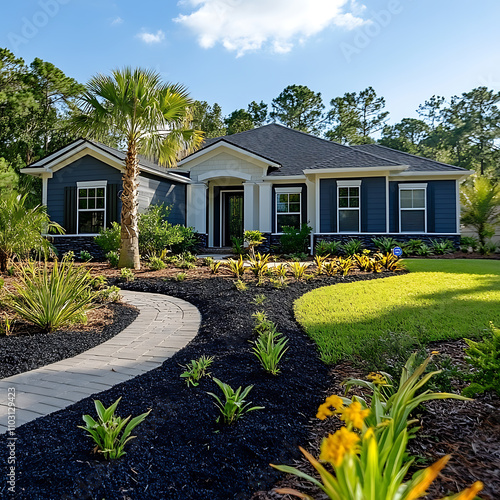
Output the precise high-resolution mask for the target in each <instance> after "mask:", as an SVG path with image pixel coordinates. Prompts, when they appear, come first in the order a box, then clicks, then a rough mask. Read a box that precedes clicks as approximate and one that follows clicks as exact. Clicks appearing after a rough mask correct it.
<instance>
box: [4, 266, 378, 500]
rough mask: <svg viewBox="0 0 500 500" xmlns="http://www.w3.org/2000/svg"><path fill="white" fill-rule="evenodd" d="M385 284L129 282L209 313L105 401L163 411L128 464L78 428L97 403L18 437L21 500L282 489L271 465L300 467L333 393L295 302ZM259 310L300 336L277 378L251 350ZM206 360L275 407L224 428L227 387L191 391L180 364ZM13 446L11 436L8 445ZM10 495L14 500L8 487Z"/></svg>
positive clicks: (206, 383)
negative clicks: (318, 293)
mask: <svg viewBox="0 0 500 500" xmlns="http://www.w3.org/2000/svg"><path fill="white" fill-rule="evenodd" d="M385 275H387V274H385ZM383 276H384V274H379V275H373V274H357V275H354V276H349V277H346V278H345V279H343V278H341V277H338V278H324V279H316V280H314V281H308V282H297V283H291V284H290V285H289V286H288V288H285V289H280V290H277V289H274V288H271V287H269V286H264V287H259V288H257V287H255V286H251V287H249V289H248V290H247V291H244V292H238V291H237V290H236V289H235V288H234V284H233V280H227V279H223V278H219V277H213V278H210V279H203V280H190V281H184V282H180V283H178V282H173V281H171V280H169V281H164V280H162V279H141V280H136V281H135V282H133V283H129V284H127V285H124V287H125V288H128V289H133V290H139V291H149V292H158V293H165V294H170V295H175V296H177V297H180V298H183V299H185V300H188V301H190V302H191V303H193V304H194V305H196V306H197V307H198V308H199V310H200V311H201V313H202V317H203V321H202V326H201V329H200V332H199V334H198V335H197V337H196V338H195V339H194V340H193V341H192V342H191V343H190V344H188V346H186V347H185V348H184V349H183V350H182V351H180V352H178V353H177V354H176V355H175V356H173V357H172V358H171V359H169V360H168V361H166V362H165V363H164V364H163V365H162V367H160V368H158V369H155V370H153V371H151V372H148V373H146V374H144V375H142V376H140V377H136V378H134V379H132V380H130V381H127V382H125V383H122V384H120V385H117V386H115V387H113V388H112V389H110V390H109V391H106V392H104V393H101V394H99V399H101V400H102V401H103V403H105V404H106V405H109V404H111V403H112V402H114V401H115V400H116V399H117V398H118V397H120V396H122V401H121V403H120V405H119V406H118V412H117V413H118V414H119V415H122V416H127V415H129V414H132V415H137V414H139V413H142V412H144V411H146V410H147V409H148V408H152V411H151V414H150V415H149V417H148V418H147V419H146V420H145V421H144V422H143V423H142V424H141V425H140V426H139V427H138V428H137V429H136V431H135V432H134V433H135V434H137V436H138V437H137V438H136V439H134V440H133V441H131V442H130V443H129V445H128V447H127V452H128V453H127V455H125V457H123V458H122V459H120V460H117V461H114V462H110V463H107V462H105V461H103V460H101V459H100V458H99V457H98V456H96V455H94V454H92V448H93V445H92V441H91V440H90V439H89V438H88V437H86V435H85V432H84V431H83V430H81V429H78V428H77V426H78V425H81V424H82V419H81V416H82V415H83V414H87V413H90V414H92V415H94V414H95V410H94V405H93V402H92V398H87V399H85V400H83V401H81V402H79V403H76V404H75V405H72V406H71V407H69V408H67V409H65V410H62V411H59V412H57V413H55V414H52V415H49V416H47V417H44V418H40V419H38V420H36V421H34V422H30V423H28V424H26V425H24V426H23V427H21V428H20V429H18V430H17V432H16V437H17V441H16V459H17V461H16V494H15V498H19V499H29V500H36V499H47V498H54V499H55V498H57V499H59V498H68V499H69V498H71V499H74V498H88V499H91V498H92V499H93V498H98V499H101V498H106V500H113V499H134V500H135V499H158V498H168V499H183V500H185V499H191V498H193V499H194V498H196V499H198V498H200V499H205V498H207V499H208V498H210V499H211V500H216V499H228V498H235V499H238V498H241V499H247V498H250V497H251V495H252V494H253V492H255V491H259V490H265V489H269V488H271V487H272V485H273V484H274V483H275V481H277V480H278V479H279V478H281V476H282V475H281V473H279V472H277V471H275V470H274V469H272V468H271V467H269V463H270V462H274V463H290V462H292V461H293V460H294V459H297V458H298V449H297V446H298V445H299V444H302V443H304V442H305V441H306V440H307V436H308V430H309V429H308V423H309V421H310V419H311V418H312V417H313V416H314V414H315V411H316V408H317V406H318V404H319V403H320V401H321V399H322V397H323V393H324V391H325V389H326V388H327V387H328V386H329V378H328V372H329V368H328V367H326V366H325V365H324V364H323V363H322V362H321V361H319V359H318V356H317V351H316V348H315V346H314V344H313V343H312V342H311V341H310V340H309V339H308V338H307V337H306V336H305V334H304V333H303V332H302V331H301V329H300V327H299V326H298V325H297V323H296V322H295V320H294V318H293V311H292V304H293V302H294V300H295V299H296V298H298V297H299V296H301V295H302V294H303V293H305V292H307V291H309V290H311V289H313V288H316V287H318V286H323V285H328V284H334V283H337V282H350V281H357V280H367V279H375V278H379V277H383ZM262 293H263V294H265V295H266V296H267V300H266V301H265V303H264V304H263V306H255V305H254V304H253V302H252V300H253V298H254V297H255V295H256V294H262ZM257 309H263V310H265V311H266V312H267V313H268V315H269V317H270V319H271V320H273V321H274V322H276V323H277V325H278V327H279V330H280V331H281V332H283V333H284V334H285V335H286V336H287V337H288V338H289V350H288V352H287V353H286V358H285V360H284V362H283V368H282V372H281V374H280V375H279V376H276V377H273V376H271V375H266V374H265V373H264V372H263V370H262V369H261V367H260V365H259V363H258V361H257V359H256V357H255V356H254V355H253V354H252V351H251V345H250V343H249V340H251V339H252V338H253V333H252V327H253V319H252V317H251V314H252V313H253V312H254V311H256V310H257ZM202 354H204V355H209V356H214V358H215V359H214V362H213V365H212V368H211V372H212V375H213V376H214V377H217V378H219V379H220V380H222V381H223V382H226V383H228V384H230V385H231V386H232V387H233V388H236V387H238V386H247V385H250V384H253V385H254V388H253V389H252V391H251V392H250V394H249V397H248V399H249V400H250V401H252V402H253V404H255V405H259V406H264V407H265V409H264V410H259V411H254V412H251V413H249V414H248V415H246V416H245V417H243V419H241V420H240V421H238V422H237V423H236V424H235V425H233V426H230V427H222V426H219V425H217V424H216V423H215V420H216V418H217V409H216V408H215V406H214V404H213V398H211V397H210V396H208V395H207V394H206V392H207V391H211V392H215V393H219V390H218V388H217V386H216V384H215V383H214V382H213V381H212V380H210V379H209V378H205V379H202V381H201V383H200V385H199V386H198V387H195V388H188V387H187V386H186V384H185V383H184V382H183V381H182V380H181V379H180V378H179V375H180V373H181V372H182V371H183V369H182V367H181V365H185V364H186V363H188V362H189V361H190V360H191V359H195V358H198V357H199V356H200V355H202ZM5 446H6V437H5V436H1V437H0V447H3V448H4V449H5ZM1 495H4V496H7V490H6V484H5V482H4V483H2V484H1V485H0V496H1Z"/></svg>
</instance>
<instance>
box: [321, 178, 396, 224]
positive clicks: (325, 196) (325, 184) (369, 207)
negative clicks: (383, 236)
mask: <svg viewBox="0 0 500 500" xmlns="http://www.w3.org/2000/svg"><path fill="white" fill-rule="evenodd" d="M342 180H349V179H345V178H343V179H342ZM319 194H320V208H319V211H320V215H319V216H320V232H321V233H335V232H337V179H321V180H320V186H319ZM361 231H362V232H365V233H366V232H370V233H384V232H385V231H386V227H385V177H366V178H364V179H361Z"/></svg>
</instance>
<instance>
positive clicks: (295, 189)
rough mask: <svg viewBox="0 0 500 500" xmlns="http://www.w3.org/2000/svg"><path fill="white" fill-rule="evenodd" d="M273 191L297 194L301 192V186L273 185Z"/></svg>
mask: <svg viewBox="0 0 500 500" xmlns="http://www.w3.org/2000/svg"><path fill="white" fill-rule="evenodd" d="M274 191H275V192H276V193H284V194H287V193H289V194H297V193H300V194H302V188H301V187H275V188H274Z"/></svg>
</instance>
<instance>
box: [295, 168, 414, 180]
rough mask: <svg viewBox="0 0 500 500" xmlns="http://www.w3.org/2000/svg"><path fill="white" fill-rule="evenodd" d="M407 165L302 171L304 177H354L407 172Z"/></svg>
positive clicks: (308, 169)
mask: <svg viewBox="0 0 500 500" xmlns="http://www.w3.org/2000/svg"><path fill="white" fill-rule="evenodd" d="M407 169H408V165H398V166H396V167H391V166H387V165H386V166H385V167H343V168H306V169H304V170H302V172H303V173H304V175H311V174H341V173H353V174H356V177H358V176H360V175H363V174H365V173H370V172H388V171H394V172H401V171H403V170H407Z"/></svg>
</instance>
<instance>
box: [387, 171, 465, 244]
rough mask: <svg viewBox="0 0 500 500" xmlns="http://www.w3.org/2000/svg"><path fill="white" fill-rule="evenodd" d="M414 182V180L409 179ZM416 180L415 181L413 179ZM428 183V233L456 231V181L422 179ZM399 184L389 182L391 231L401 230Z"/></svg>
mask: <svg viewBox="0 0 500 500" xmlns="http://www.w3.org/2000/svg"><path fill="white" fill-rule="evenodd" d="M408 182H409V183H412V181H408ZM413 182H415V181H413ZM422 182H424V183H426V184H427V232H428V233H440V234H442V233H456V232H458V229H457V212H456V182H455V181H454V180H449V181H446V180H445V181H427V182H426V181H422ZM399 184H407V183H405V182H399V183H398V182H390V183H389V214H390V232H391V233H397V232H399V199H398V197H399V189H398V185H399Z"/></svg>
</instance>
